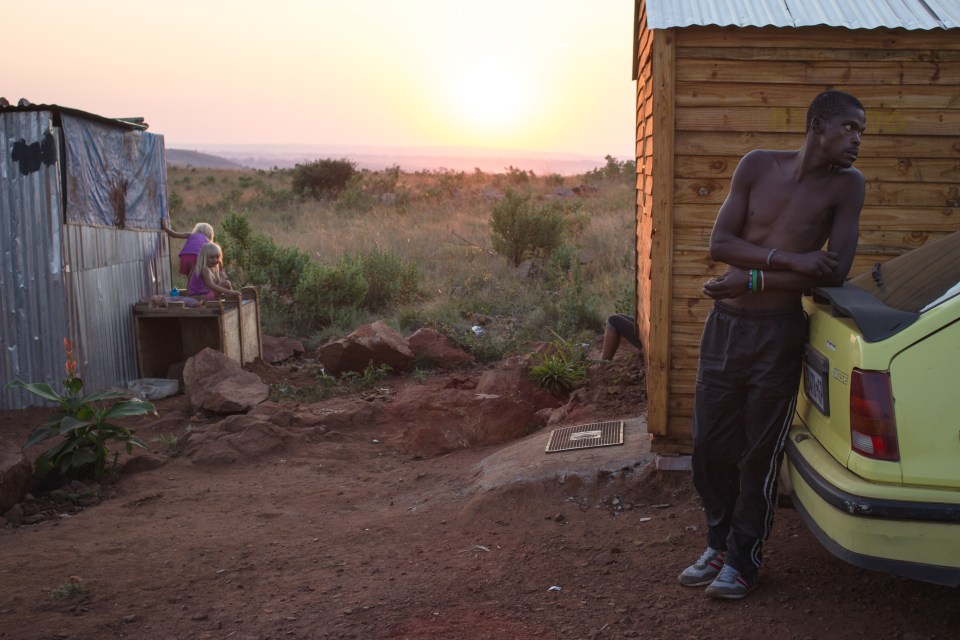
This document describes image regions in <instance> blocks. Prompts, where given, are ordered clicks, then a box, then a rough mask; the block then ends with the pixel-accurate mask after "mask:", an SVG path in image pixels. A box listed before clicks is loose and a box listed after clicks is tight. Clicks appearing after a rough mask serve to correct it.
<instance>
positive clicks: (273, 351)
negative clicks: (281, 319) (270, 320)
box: [263, 336, 304, 364]
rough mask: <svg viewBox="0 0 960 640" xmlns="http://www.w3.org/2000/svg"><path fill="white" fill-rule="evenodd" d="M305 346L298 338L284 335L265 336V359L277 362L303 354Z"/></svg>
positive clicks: (271, 362) (273, 362)
mask: <svg viewBox="0 0 960 640" xmlns="http://www.w3.org/2000/svg"><path fill="white" fill-rule="evenodd" d="M303 352H304V348H303V344H301V343H300V342H299V341H298V340H294V339H293V338H287V337H284V336H281V337H278V338H275V337H273V336H263V361H264V362H269V363H270V364H276V363H278V362H283V361H284V360H289V359H290V358H292V357H294V356H299V355H303Z"/></svg>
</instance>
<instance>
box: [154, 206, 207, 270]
mask: <svg viewBox="0 0 960 640" xmlns="http://www.w3.org/2000/svg"><path fill="white" fill-rule="evenodd" d="M160 226H161V227H162V228H163V230H164V231H166V232H167V235H168V236H170V237H171V238H180V239H181V240H186V243H184V245H183V249H181V250H180V254H179V255H180V273H181V274H182V275H185V276H189V275H190V273H191V272H192V271H193V268H194V267H195V266H196V264H197V254H199V253H200V249H201V247H203V245H205V244H207V243H208V242H213V227H212V226H210V225H209V224H208V223H206V222H198V223H197V224H196V226H194V227H193V231H192V232H190V233H187V232H185V231H174V230H173V229H172V228H171V227H170V222H169V221H168V220H167V219H166V218H161V219H160Z"/></svg>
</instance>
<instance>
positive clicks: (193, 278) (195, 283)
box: [187, 271, 210, 296]
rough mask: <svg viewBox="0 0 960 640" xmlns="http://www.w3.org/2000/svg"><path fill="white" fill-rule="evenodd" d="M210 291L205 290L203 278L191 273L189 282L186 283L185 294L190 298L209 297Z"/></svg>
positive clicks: (205, 285)
mask: <svg viewBox="0 0 960 640" xmlns="http://www.w3.org/2000/svg"><path fill="white" fill-rule="evenodd" d="M209 293H210V290H209V289H207V283H206V282H205V281H204V279H203V276H202V275H200V274H199V273H197V272H196V271H193V272H192V273H191V274H190V280H188V281H187V294H188V295H191V296H205V295H209Z"/></svg>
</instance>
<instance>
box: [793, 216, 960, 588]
mask: <svg viewBox="0 0 960 640" xmlns="http://www.w3.org/2000/svg"><path fill="white" fill-rule="evenodd" d="M804 307H805V309H806V311H807V313H808V314H809V316H810V338H809V343H808V344H807V347H806V355H805V361H804V367H803V383H802V388H801V389H800V392H799V394H798V398H797V415H796V418H795V420H794V424H793V426H792V428H791V430H790V433H789V435H788V437H787V443H786V459H785V462H784V474H783V480H784V482H783V488H784V490H785V492H787V493H788V494H789V495H790V496H791V498H792V502H793V504H794V506H795V507H796V508H797V509H798V510H799V511H800V513H801V514H802V516H803V518H804V519H805V520H806V522H807V525H808V526H809V527H810V529H811V530H812V531H813V533H814V535H816V537H817V538H818V539H819V540H820V542H821V543H822V544H823V545H824V546H825V547H826V548H827V549H828V550H829V551H831V552H832V553H833V554H834V555H836V556H837V557H839V558H841V559H843V560H846V561H847V562H850V563H852V564H854V565H857V566H859V567H863V568H866V569H873V570H877V571H883V572H886V573H891V574H895V575H899V576H905V577H908V578H913V579H917V580H924V581H927V582H933V583H937V584H943V585H948V586H954V587H956V586H960V232H958V233H954V234H952V235H949V236H946V237H944V238H941V239H939V240H937V241H935V242H932V243H928V244H927V245H924V246H923V247H921V248H918V249H915V250H913V251H911V252H908V253H906V254H903V255H901V256H898V257H897V258H894V259H892V260H890V261H888V262H886V263H884V264H883V265H877V266H876V267H875V268H874V269H873V271H872V273H866V274H863V275H862V276H859V277H857V278H854V279H853V280H851V281H849V282H848V283H847V284H845V285H844V286H843V287H836V288H824V289H817V290H815V291H814V294H813V296H809V297H805V298H804Z"/></svg>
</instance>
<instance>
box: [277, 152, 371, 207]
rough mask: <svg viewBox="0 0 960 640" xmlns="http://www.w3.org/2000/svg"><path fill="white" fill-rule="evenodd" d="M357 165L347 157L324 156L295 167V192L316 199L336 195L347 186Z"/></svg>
mask: <svg viewBox="0 0 960 640" xmlns="http://www.w3.org/2000/svg"><path fill="white" fill-rule="evenodd" d="M356 172H357V165H356V163H354V162H351V161H350V160H347V159H346V158H341V159H339V160H332V159H329V158H324V159H322V160H315V161H313V162H309V163H307V164H298V165H297V166H295V167H294V168H293V192H294V193H296V194H297V195H301V196H310V197H311V198H314V199H315V200H322V199H324V198H329V197H335V196H337V195H338V194H339V193H340V192H341V191H343V190H344V189H346V188H347V185H348V184H349V183H350V179H351V178H353V176H354V174H355V173H356Z"/></svg>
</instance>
